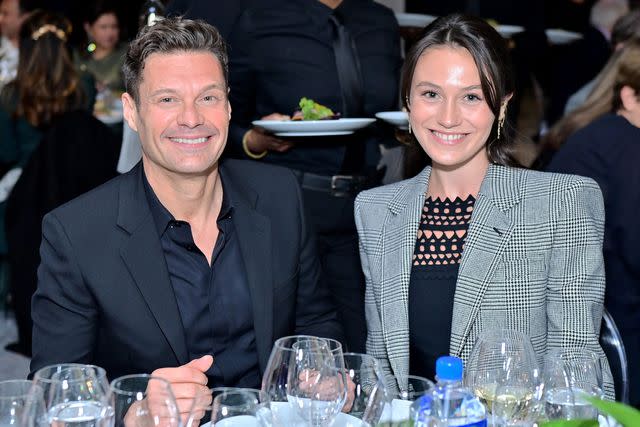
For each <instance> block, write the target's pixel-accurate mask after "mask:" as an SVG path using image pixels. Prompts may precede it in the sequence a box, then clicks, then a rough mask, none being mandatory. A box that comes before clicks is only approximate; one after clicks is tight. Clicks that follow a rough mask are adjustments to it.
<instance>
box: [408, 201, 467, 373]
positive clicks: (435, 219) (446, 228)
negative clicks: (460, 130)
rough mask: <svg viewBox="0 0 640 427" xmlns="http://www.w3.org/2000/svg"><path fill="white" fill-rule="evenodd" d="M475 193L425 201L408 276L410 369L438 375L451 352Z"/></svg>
mask: <svg viewBox="0 0 640 427" xmlns="http://www.w3.org/2000/svg"><path fill="white" fill-rule="evenodd" d="M474 203H475V198H474V197H473V196H469V197H468V198H467V199H465V200H461V199H460V198H456V199H455V200H453V201H451V200H449V199H445V200H444V201H442V200H440V199H435V200H433V199H431V198H430V197H429V198H427V199H426V200H425V203H424V207H423V210H422V215H421V220H420V226H419V228H418V237H417V239H416V247H415V250H414V254H413V266H412V267H411V279H410V280H409V335H410V356H409V372H410V373H411V374H412V375H419V376H422V377H426V378H430V379H434V377H435V367H436V360H437V359H438V357H440V356H446V355H448V354H449V341H450V335H451V317H452V315H453V299H454V296H455V291H456V281H457V280H458V270H459V266H460V259H461V256H462V248H463V244H464V240H465V238H466V233H467V229H468V227H469V219H470V218H471V212H472V210H473V205H474Z"/></svg>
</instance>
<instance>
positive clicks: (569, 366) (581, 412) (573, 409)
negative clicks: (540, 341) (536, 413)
mask: <svg viewBox="0 0 640 427" xmlns="http://www.w3.org/2000/svg"><path fill="white" fill-rule="evenodd" d="M544 382H545V392H544V400H545V413H546V416H547V418H549V419H550V420H572V419H597V418H598V409H597V408H595V407H593V406H592V405H591V404H590V403H589V402H588V401H587V400H586V399H585V397H587V396H593V397H597V398H602V397H603V396H604V392H603V388H602V367H601V365H600V359H599V358H598V356H597V354H596V353H594V352H593V351H591V350H588V349H584V348H565V349H554V350H551V351H549V353H548V354H547V355H546V356H545V359H544Z"/></svg>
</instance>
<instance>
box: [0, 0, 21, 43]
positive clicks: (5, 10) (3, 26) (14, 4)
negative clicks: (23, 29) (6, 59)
mask: <svg viewBox="0 0 640 427" xmlns="http://www.w3.org/2000/svg"><path fill="white" fill-rule="evenodd" d="M18 1H19V0H0V30H1V31H2V35H3V36H5V37H6V38H8V39H9V40H12V41H15V40H17V39H18V34H20V25H22V21H23V16H22V15H21V14H20V7H19V4H18Z"/></svg>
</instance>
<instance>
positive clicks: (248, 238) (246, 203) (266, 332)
mask: <svg viewBox="0 0 640 427" xmlns="http://www.w3.org/2000/svg"><path fill="white" fill-rule="evenodd" d="M220 173H221V175H222V179H223V185H224V191H228V192H230V194H231V198H232V200H233V203H234V209H235V210H234V214H233V215H234V224H235V230H236V233H237V235H238V241H239V244H240V251H241V252H242V258H243V261H244V268H245V271H246V274H247V281H248V282H249V283H248V284H249V292H250V294H251V305H252V311H253V325H254V330H255V334H256V347H257V351H258V362H259V364H260V369H261V371H262V372H264V370H265V369H266V367H267V362H268V360H269V355H270V354H271V348H272V346H273V310H274V307H273V272H272V263H271V225H270V223H269V220H268V219H267V217H265V216H264V215H262V214H260V213H259V212H257V211H256V205H257V203H258V194H257V193H256V192H255V191H254V190H253V189H252V188H250V187H249V186H246V185H242V183H241V182H239V180H240V179H241V177H238V176H237V174H232V173H231V170H229V169H228V167H227V166H226V165H225V164H224V163H223V164H222V166H221V167H220Z"/></svg>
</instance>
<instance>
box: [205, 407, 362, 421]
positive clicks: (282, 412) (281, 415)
mask: <svg viewBox="0 0 640 427" xmlns="http://www.w3.org/2000/svg"><path fill="white" fill-rule="evenodd" d="M271 408H272V413H273V414H274V416H275V417H277V418H276V419H277V422H275V423H274V424H273V425H284V426H294V427H295V426H306V425H308V423H306V422H305V421H304V420H303V419H302V418H300V417H298V415H297V414H296V413H295V411H294V410H292V407H291V405H290V404H289V403H288V402H273V403H271ZM260 426H261V425H260V424H259V423H258V419H257V418H256V417H252V416H250V415H240V416H237V417H229V418H226V419H224V420H222V421H218V422H217V423H216V427H260ZM331 426H332V427H356V426H357V427H361V426H362V420H360V419H358V418H356V417H354V416H352V415H349V414H343V413H340V414H338V416H337V417H336V419H335V421H334V422H333V424H331ZM201 427H211V423H210V422H208V423H205V424H202V426H201Z"/></svg>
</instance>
